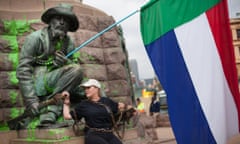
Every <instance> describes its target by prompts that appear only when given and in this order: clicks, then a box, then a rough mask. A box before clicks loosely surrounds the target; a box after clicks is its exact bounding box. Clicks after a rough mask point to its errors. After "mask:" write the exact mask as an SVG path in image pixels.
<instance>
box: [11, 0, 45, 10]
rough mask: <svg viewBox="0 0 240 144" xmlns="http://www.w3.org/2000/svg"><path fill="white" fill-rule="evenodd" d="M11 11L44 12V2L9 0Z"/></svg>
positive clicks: (39, 0) (38, 0) (37, 0)
mask: <svg viewBox="0 0 240 144" xmlns="http://www.w3.org/2000/svg"><path fill="white" fill-rule="evenodd" d="M9 2H10V9H11V10H16V11H28V12H29V11H35V10H38V11H43V8H44V2H43V1H41V0H20V1H16V0H9Z"/></svg>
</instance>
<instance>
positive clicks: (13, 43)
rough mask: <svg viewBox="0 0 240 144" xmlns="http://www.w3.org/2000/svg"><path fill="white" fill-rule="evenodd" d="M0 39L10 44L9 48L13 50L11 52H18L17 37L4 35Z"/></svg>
mask: <svg viewBox="0 0 240 144" xmlns="http://www.w3.org/2000/svg"><path fill="white" fill-rule="evenodd" d="M0 38H1V39H3V40H6V41H7V42H8V47H9V48H10V49H11V52H18V41H17V37H16V36H15V35H14V36H10V35H2V36H1V37H0Z"/></svg>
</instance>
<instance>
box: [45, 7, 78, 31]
mask: <svg viewBox="0 0 240 144" xmlns="http://www.w3.org/2000/svg"><path fill="white" fill-rule="evenodd" d="M53 16H64V17H67V18H68V19H69V20H70V23H69V31H70V32H75V31H76V30H77V29H78V27H79V21H78V18H77V16H76V15H75V14H74V13H73V11H72V6H71V5H69V4H63V3H61V4H59V5H58V6H56V7H52V8H49V9H48V10H46V11H45V12H44V13H43V14H42V17H41V19H42V21H43V22H44V23H46V24H49V22H50V20H51V18H52V17H53Z"/></svg>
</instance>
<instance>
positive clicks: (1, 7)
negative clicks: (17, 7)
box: [0, 0, 11, 10]
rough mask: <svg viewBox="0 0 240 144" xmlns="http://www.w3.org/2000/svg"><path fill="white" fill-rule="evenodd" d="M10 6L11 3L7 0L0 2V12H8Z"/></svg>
mask: <svg viewBox="0 0 240 144" xmlns="http://www.w3.org/2000/svg"><path fill="white" fill-rule="evenodd" d="M10 6H11V2H10V1H9V0H1V1H0V10H9V9H10Z"/></svg>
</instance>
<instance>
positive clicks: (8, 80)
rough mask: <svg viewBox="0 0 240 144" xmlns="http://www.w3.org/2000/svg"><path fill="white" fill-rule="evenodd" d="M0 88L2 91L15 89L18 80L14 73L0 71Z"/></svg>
mask: <svg viewBox="0 0 240 144" xmlns="http://www.w3.org/2000/svg"><path fill="white" fill-rule="evenodd" d="M0 79H1V81H0V88H2V89H17V88H18V80H17V78H16V71H0Z"/></svg>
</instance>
